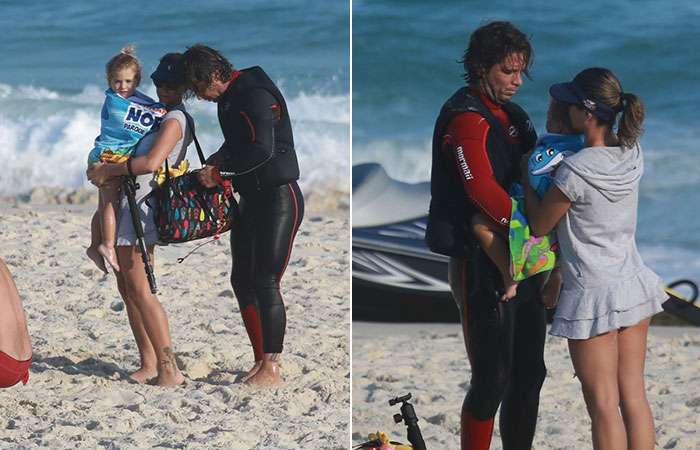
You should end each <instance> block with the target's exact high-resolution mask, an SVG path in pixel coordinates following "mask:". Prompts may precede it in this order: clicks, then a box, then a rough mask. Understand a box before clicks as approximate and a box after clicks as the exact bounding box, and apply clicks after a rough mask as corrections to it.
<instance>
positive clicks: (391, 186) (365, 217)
mask: <svg viewBox="0 0 700 450" xmlns="http://www.w3.org/2000/svg"><path fill="white" fill-rule="evenodd" d="M429 206H430V182H429V181H423V182H419V183H406V182H403V181H398V180H395V179H393V178H390V177H389V175H388V174H387V173H386V170H384V167H382V166H381V165H380V164H377V163H363V164H358V165H356V166H353V168H352V226H353V228H364V227H377V226H381V225H386V224H391V223H396V222H405V221H408V220H413V219H417V218H420V217H426V216H427V215H428V207H429Z"/></svg>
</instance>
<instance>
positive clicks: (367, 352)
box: [352, 322, 700, 450]
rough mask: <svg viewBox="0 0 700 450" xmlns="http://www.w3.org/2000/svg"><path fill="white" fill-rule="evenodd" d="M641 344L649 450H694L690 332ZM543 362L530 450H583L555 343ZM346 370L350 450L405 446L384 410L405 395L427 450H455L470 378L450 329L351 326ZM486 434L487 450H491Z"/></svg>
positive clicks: (579, 410)
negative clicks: (373, 439) (373, 444)
mask: <svg viewBox="0 0 700 450" xmlns="http://www.w3.org/2000/svg"><path fill="white" fill-rule="evenodd" d="M648 341H649V342H648V356H647V364H646V386H647V395H648V398H649V403H650V405H651V408H652V412H653V414H654V420H655V425H656V448H660V449H674V450H697V449H699V448H700V330H699V329H698V328H669V327H652V330H651V332H650V334H649V340H648ZM545 361H546V364H547V370H548V371H547V378H546V380H545V383H544V386H543V388H542V392H541V396H540V409H539V419H538V425H537V431H536V434H535V440H534V443H533V449H535V450H545V449H547V450H549V449H557V450H580V449H585V448H591V447H592V445H591V438H590V421H589V418H588V415H587V413H586V407H585V404H584V402H583V397H582V395H581V389H580V385H579V382H578V380H577V379H576V378H574V377H573V369H572V366H571V360H570V358H569V356H568V350H567V346H566V340H565V339H562V338H557V337H552V336H548V337H547V342H546V348H545ZM352 366H353V384H352V410H353V417H352V441H353V443H354V444H357V443H360V442H362V441H363V440H364V441H366V440H367V434H368V433H371V432H375V431H376V430H382V431H384V432H386V433H387V434H388V435H389V437H390V438H391V439H392V440H396V441H399V442H403V443H405V444H408V440H407V439H406V426H405V425H404V424H399V425H397V424H394V421H393V419H392V416H393V415H394V414H396V413H399V412H400V411H399V406H393V407H391V406H389V403H388V401H389V399H391V398H394V397H396V396H399V395H404V394H406V393H409V392H410V393H411V394H412V396H413V398H412V399H411V400H410V402H411V403H412V404H413V406H414V408H415V411H416V414H417V416H418V419H419V422H418V426H419V427H420V429H421V432H422V435H423V437H424V439H425V441H426V446H427V448H428V449H458V448H459V412H460V409H461V405H462V401H463V400H464V395H465V393H466V390H467V387H468V382H469V376H470V369H469V363H468V361H467V358H466V351H465V349H464V342H463V340H462V334H461V328H460V326H459V324H385V323H364V322H353V343H352ZM495 428H496V430H495V435H494V439H493V441H492V444H491V448H492V449H500V448H501V441H500V437H499V432H498V426H496V427H495Z"/></svg>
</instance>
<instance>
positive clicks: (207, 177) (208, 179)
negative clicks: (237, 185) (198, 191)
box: [197, 166, 218, 188]
mask: <svg viewBox="0 0 700 450" xmlns="http://www.w3.org/2000/svg"><path fill="white" fill-rule="evenodd" d="M197 179H198V180H199V182H200V183H201V184H202V186H204V187H206V188H213V187H214V186H216V185H217V184H218V183H217V182H216V179H215V178H214V166H204V168H203V169H201V170H200V171H199V172H197Z"/></svg>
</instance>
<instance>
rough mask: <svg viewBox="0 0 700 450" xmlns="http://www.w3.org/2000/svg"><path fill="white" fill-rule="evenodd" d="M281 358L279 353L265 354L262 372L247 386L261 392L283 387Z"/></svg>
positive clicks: (250, 380) (247, 382) (251, 378)
mask: <svg viewBox="0 0 700 450" xmlns="http://www.w3.org/2000/svg"><path fill="white" fill-rule="evenodd" d="M279 357H280V354H279V353H265V354H263V360H262V365H261V366H260V370H258V371H257V373H256V374H255V375H253V376H252V377H250V378H249V379H248V380H247V381H246V382H245V384H247V385H248V386H251V387H253V388H255V389H259V390H262V389H272V388H277V387H281V386H282V385H283V384H284V383H283V382H282V377H281V376H280V367H279Z"/></svg>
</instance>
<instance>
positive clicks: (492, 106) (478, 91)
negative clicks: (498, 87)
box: [469, 86, 501, 110]
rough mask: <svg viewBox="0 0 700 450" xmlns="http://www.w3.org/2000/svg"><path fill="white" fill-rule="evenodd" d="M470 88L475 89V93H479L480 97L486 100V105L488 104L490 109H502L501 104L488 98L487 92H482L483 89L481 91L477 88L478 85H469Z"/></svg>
mask: <svg viewBox="0 0 700 450" xmlns="http://www.w3.org/2000/svg"><path fill="white" fill-rule="evenodd" d="M469 88H470V89H471V90H472V91H474V93H475V94H476V95H478V96H479V98H481V100H483V101H484V103H485V104H486V106H487V107H488V108H489V109H490V110H494V109H501V105H499V104H497V103H494V102H493V101H492V100H491V99H490V98H488V96H487V95H486V94H484V93H483V92H481V91H480V90H479V89H477V88H476V87H474V86H469Z"/></svg>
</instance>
